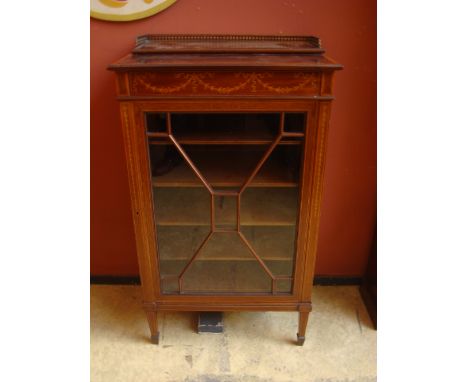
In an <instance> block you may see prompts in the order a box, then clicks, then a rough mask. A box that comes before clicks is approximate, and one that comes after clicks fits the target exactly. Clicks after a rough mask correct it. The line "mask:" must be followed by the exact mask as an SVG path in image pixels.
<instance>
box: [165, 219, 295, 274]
mask: <svg viewBox="0 0 468 382" xmlns="http://www.w3.org/2000/svg"><path fill="white" fill-rule="evenodd" d="M157 231H158V235H159V236H160V240H159V258H160V259H161V261H180V262H181V263H182V264H183V265H185V264H186V263H187V261H189V260H190V258H191V257H192V255H193V254H194V253H195V251H196V250H197V248H198V247H199V246H200V244H201V243H202V241H203V239H204V238H205V237H206V236H207V234H208V233H209V227H206V226H184V227H180V226H158V227H157ZM241 232H242V234H243V235H244V236H245V238H246V239H247V240H248V242H249V243H250V244H251V245H252V247H253V248H254V249H255V251H256V252H257V254H258V256H260V258H261V259H263V260H264V261H279V262H292V260H293V257H294V256H293V255H294V251H295V246H294V243H295V238H296V228H295V227H294V226H243V227H242V228H241ZM198 260H200V261H231V260H236V261H256V260H255V257H254V256H253V255H252V254H251V253H250V252H249V251H248V250H247V248H246V246H245V245H244V243H243V242H242V241H241V240H239V236H238V235H237V234H236V233H229V234H226V233H219V234H215V236H214V237H213V240H211V241H210V242H209V243H208V245H207V246H205V247H204V249H203V252H202V253H201V255H200V256H199V257H198ZM286 273H287V272H286Z"/></svg>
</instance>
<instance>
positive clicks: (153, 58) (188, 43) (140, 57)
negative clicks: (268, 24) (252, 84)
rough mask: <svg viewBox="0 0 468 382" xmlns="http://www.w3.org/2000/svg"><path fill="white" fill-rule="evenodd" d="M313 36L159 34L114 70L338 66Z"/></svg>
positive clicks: (148, 37) (141, 40) (141, 41)
mask: <svg viewBox="0 0 468 382" xmlns="http://www.w3.org/2000/svg"><path fill="white" fill-rule="evenodd" d="M324 52H325V51H324V49H323V48H322V45H321V42H320V40H319V39H318V38H317V37H314V36H266V35H264V36H253V35H252V36H250V35H155V34H147V35H143V36H139V37H137V39H136V43H135V47H134V49H133V50H132V52H131V53H130V54H128V55H127V56H125V57H123V58H121V59H120V60H118V61H117V62H115V63H114V64H112V65H110V66H109V69H110V70H116V71H133V70H159V69H162V70H187V69H189V70H224V69H226V70H244V69H245V70H257V69H258V70H283V69H284V70H337V69H342V66H341V65H339V64H337V63H336V62H335V61H333V60H331V59H330V58H328V57H326V56H325V55H324V54H323V53H324Z"/></svg>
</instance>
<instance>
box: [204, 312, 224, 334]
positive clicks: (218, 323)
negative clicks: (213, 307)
mask: <svg viewBox="0 0 468 382" xmlns="http://www.w3.org/2000/svg"><path fill="white" fill-rule="evenodd" d="M223 331H224V323H223V313H222V312H200V313H199V314H198V333H222V332H223Z"/></svg>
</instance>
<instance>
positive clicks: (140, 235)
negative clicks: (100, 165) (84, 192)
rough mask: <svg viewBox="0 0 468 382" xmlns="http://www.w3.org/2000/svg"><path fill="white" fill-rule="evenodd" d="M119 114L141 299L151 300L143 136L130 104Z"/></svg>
mask: <svg viewBox="0 0 468 382" xmlns="http://www.w3.org/2000/svg"><path fill="white" fill-rule="evenodd" d="M120 113H121V119H122V131H123V137H124V145H125V155H126V158H127V169H128V179H129V186H130V197H131V204H132V217H133V225H134V230H135V238H136V246H137V254H138V265H139V269H140V278H141V284H142V288H143V299H144V300H145V301H154V300H155V298H156V296H158V295H159V280H158V275H159V272H158V268H157V263H156V260H155V259H156V256H155V254H156V245H155V232H154V223H153V214H152V212H153V206H152V198H151V189H150V187H151V183H150V174H149V165H148V155H147V148H146V137H145V132H144V128H143V126H142V125H141V123H139V122H140V119H139V118H138V116H137V115H136V113H135V111H134V107H133V105H132V104H131V103H124V102H122V103H121V104H120Z"/></svg>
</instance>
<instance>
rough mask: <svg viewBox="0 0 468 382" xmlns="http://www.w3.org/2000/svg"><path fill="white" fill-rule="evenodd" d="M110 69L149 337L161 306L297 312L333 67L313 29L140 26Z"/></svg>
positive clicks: (302, 319) (311, 247) (304, 315)
mask: <svg viewBox="0 0 468 382" xmlns="http://www.w3.org/2000/svg"><path fill="white" fill-rule="evenodd" d="M109 68H110V69H111V70H113V71H115V73H116V79H117V81H116V83H117V98H118V100H119V102H120V111H121V120H122V128H123V136H124V143H125V151H126V159H127V167H128V175H129V183H130V194H131V201H132V211H133V222H134V228H135V235H136V243H137V252H138V261H139V270H140V277H141V283H142V290H143V308H144V310H145V312H146V315H147V318H148V322H149V327H150V330H151V339H152V341H153V342H154V343H158V340H159V332H158V324H157V312H159V311H173V310H175V311H221V312H222V311H243V310H248V311H297V312H299V329H298V333H297V343H298V344H299V345H302V344H303V343H304V339H305V331H306V325H307V320H308V316H309V312H310V311H311V310H312V304H311V292H312V280H313V274H314V265H315V257H316V249H317V234H318V224H319V217H320V201H321V195H322V179H323V171H324V163H325V148H326V142H327V130H328V120H329V117H330V108H331V102H332V99H333V96H332V83H333V75H334V72H335V71H336V70H338V69H341V66H340V65H338V64H337V63H335V62H334V61H332V60H331V59H329V58H327V57H325V56H324V50H323V49H322V47H321V44H320V41H319V40H318V39H317V38H316V37H299V36H216V35H205V36H204V35H145V36H141V37H138V38H137V41H136V46H135V48H134V49H133V51H132V52H131V53H130V54H128V55H127V56H125V57H123V58H122V59H121V60H119V61H117V62H116V63H114V64H112V65H110V67H109Z"/></svg>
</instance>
